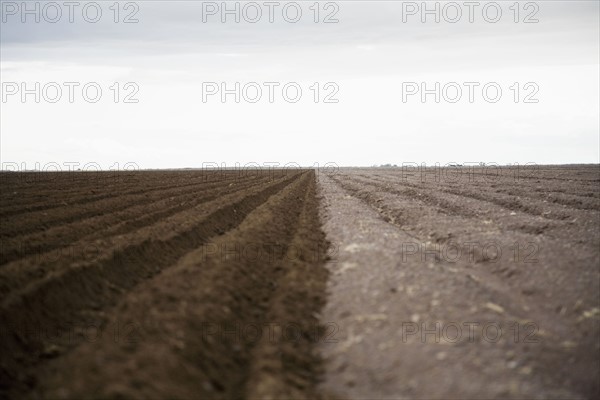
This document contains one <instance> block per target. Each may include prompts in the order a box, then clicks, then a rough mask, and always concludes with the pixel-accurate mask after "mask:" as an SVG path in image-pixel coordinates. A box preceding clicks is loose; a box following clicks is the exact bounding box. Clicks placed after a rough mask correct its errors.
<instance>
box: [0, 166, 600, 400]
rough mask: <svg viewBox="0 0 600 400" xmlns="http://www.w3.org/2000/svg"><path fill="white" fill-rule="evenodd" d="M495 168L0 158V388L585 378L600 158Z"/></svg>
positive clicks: (562, 394)
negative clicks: (188, 166) (119, 164)
mask: <svg viewBox="0 0 600 400" xmlns="http://www.w3.org/2000/svg"><path fill="white" fill-rule="evenodd" d="M494 171H496V170H493V169H481V168H477V169H471V168H469V169H467V168H455V169H446V170H436V169H426V170H418V169H414V168H413V169H410V168H409V169H406V168H405V169H402V168H389V169H388V168H372V169H371V168H370V169H341V170H339V171H330V172H331V173H329V174H327V175H324V174H320V173H318V171H313V170H287V171H283V170H281V171H272V170H269V171H268V172H267V171H219V172H210V173H209V172H206V171H193V170H190V171H155V172H130V173H118V174H115V173H108V172H107V173H82V172H78V173H47V174H39V173H1V174H0V183H1V189H2V190H1V192H0V221H1V226H0V240H1V242H0V329H1V330H0V397H6V398H82V397H84V398H167V397H168V398H206V399H225V398H249V399H250V398H252V399H255V398H265V399H282V398H286V399H287V398H310V399H313V398H339V399H341V398H355V399H365V398H369V399H374V398H389V399H398V398H443V399H448V398H477V399H481V398H597V397H599V396H600V392H599V391H600V389H599V387H600V385H599V382H598V375H599V372H600V365H599V360H600V344H599V334H600V304H599V297H598V296H599V293H600V288H599V282H600V281H599V279H600V168H599V167H598V166H597V165H595V166H553V167H537V168H520V169H515V168H512V169H509V168H503V169H502V170H501V171H499V174H498V175H497V176H496V175H494V174H493V172H494ZM497 172H498V171H497Z"/></svg>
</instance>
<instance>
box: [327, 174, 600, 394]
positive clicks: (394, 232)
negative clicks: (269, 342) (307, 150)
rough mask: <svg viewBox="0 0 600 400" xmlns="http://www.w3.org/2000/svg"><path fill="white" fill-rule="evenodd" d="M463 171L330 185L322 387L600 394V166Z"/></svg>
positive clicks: (354, 178) (341, 179)
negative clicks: (331, 252) (328, 335)
mask: <svg viewBox="0 0 600 400" xmlns="http://www.w3.org/2000/svg"><path fill="white" fill-rule="evenodd" d="M458 171H459V172H456V171H449V172H454V174H453V175H449V174H447V175H440V172H441V171H440V170H436V169H432V168H429V169H426V170H424V171H422V172H423V175H422V174H421V171H417V170H410V171H409V170H406V169H405V170H404V174H403V171H402V169H401V168H389V169H385V168H377V169H342V170H341V171H340V173H338V174H337V175H335V176H332V177H327V176H322V175H320V176H319V179H320V192H321V195H322V197H323V204H324V220H325V224H324V230H325V232H326V234H327V237H328V239H329V240H330V242H331V243H332V247H333V248H335V249H336V257H335V261H336V262H330V263H328V265H327V267H328V268H329V269H330V272H331V276H330V279H329V291H330V296H329V298H328V303H327V305H326V307H325V309H324V311H323V317H322V318H323V320H322V321H323V323H324V324H325V323H326V322H327V321H331V322H333V323H335V329H336V331H337V332H336V339H337V342H329V343H320V349H321V351H322V354H324V356H325V358H326V363H325V365H326V366H327V371H326V374H325V380H324V382H323V386H322V389H323V390H325V391H327V392H330V393H335V394H336V395H337V396H339V397H341V398H358V399H360V398H388V399H398V398H426V399H431V398H438V399H454V398H456V399H459V398H469V399H488V398H521V399H522V398H590V399H591V398H598V397H600V392H599V391H600V382H599V378H598V377H599V376H600V374H599V373H600V367H599V363H600V342H599V338H600V304H599V293H600V289H599V283H600V168H599V167H598V166H597V165H596V166H585V167H583V166H581V167H578V166H573V167H538V168H535V169H533V168H532V169H527V168H525V169H521V170H520V171H516V170H515V169H507V168H504V169H503V170H502V171H501V174H500V176H499V177H497V178H492V177H491V175H490V176H487V178H486V175H485V173H486V170H484V169H481V168H477V169H476V170H469V169H466V168H462V169H459V170H458ZM460 171H462V172H460ZM445 172H448V171H445ZM487 172H488V174H489V173H490V170H487ZM457 174H458V175H457ZM515 174H518V175H515ZM436 176H437V177H438V178H437V179H436ZM350 221H351V222H350ZM486 326H487V327H488V328H487V331H484V328H485V327H486ZM457 327H458V329H457ZM496 327H498V328H500V329H501V331H498V330H497V328H496ZM471 328H472V329H473V331H472V333H471V332H470V329H471ZM499 332H501V334H500V336H498V337H496V336H497V334H498V333H499Z"/></svg>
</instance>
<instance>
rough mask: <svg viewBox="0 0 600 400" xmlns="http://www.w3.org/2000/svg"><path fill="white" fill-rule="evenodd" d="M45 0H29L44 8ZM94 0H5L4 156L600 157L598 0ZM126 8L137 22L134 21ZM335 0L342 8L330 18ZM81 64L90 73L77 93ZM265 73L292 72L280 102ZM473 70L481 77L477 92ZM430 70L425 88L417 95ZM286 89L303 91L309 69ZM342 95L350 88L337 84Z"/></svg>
mask: <svg viewBox="0 0 600 400" xmlns="http://www.w3.org/2000/svg"><path fill="white" fill-rule="evenodd" d="M35 3H36V2H29V4H30V6H31V8H32V9H33V7H35ZM88 3H89V2H85V1H82V2H80V6H79V7H77V8H75V9H74V11H73V22H70V21H69V9H68V8H67V7H66V6H64V5H63V2H62V1H59V2H57V3H55V4H58V5H59V9H60V10H61V12H62V17H61V18H58V16H57V14H56V7H54V6H46V7H44V6H45V5H46V4H45V2H39V10H40V22H39V23H37V22H36V21H35V20H34V17H35V15H33V14H26V15H23V13H22V11H23V10H22V9H21V2H20V1H18V2H10V1H4V0H2V1H1V6H2V24H1V31H0V35H1V38H0V41H1V52H0V59H1V62H0V68H1V80H2V85H3V86H2V89H3V93H2V95H3V98H2V103H1V104H0V107H1V118H0V129H1V143H0V146H1V147H0V157H1V161H2V163H7V162H17V163H19V164H20V163H23V162H24V163H26V165H27V167H28V168H33V167H34V164H35V163H36V162H38V163H40V164H41V165H44V164H45V163H50V162H57V163H59V164H62V163H64V162H73V161H75V162H80V163H82V164H85V163H88V162H95V163H98V164H99V165H101V166H102V167H103V168H109V167H110V166H111V165H113V164H114V163H116V162H118V163H120V164H121V165H122V164H123V163H125V162H134V163H136V164H137V165H139V166H140V167H141V168H167V167H200V166H202V163H203V162H218V163H227V165H234V164H235V163H236V162H239V163H241V164H244V163H248V162H258V163H264V162H280V163H287V162H296V163H299V164H301V165H314V164H315V163H319V164H321V165H322V164H324V163H327V162H335V163H337V164H338V165H364V166H370V165H373V164H383V163H392V164H394V163H395V164H401V163H402V162H417V163H422V162H425V163H427V164H433V163H435V162H439V163H442V164H444V163H447V162H471V161H476V162H479V161H483V162H497V163H514V162H518V163H521V164H524V163H527V162H536V163H552V164H561V163H598V162H600V158H599V157H600V156H599V151H600V150H599V148H600V144H599V136H600V133H599V131H600V127H599V119H600V117H599V109H600V104H599V85H600V84H599V75H600V71H599V36H600V32H599V3H598V2H597V1H583V2H577V1H565V2H560V1H538V2H529V3H527V2H521V3H520V5H519V7H518V11H519V12H518V15H515V10H516V7H514V6H513V4H514V1H508V2H497V3H495V4H499V5H500V9H501V12H502V14H501V16H499V17H496V8H497V7H496V6H495V5H492V6H487V8H486V11H485V12H484V11H483V9H484V6H485V5H486V4H487V3H489V2H480V5H479V6H478V7H476V8H475V9H474V10H473V14H472V17H473V20H474V21H473V22H469V8H468V7H467V6H465V5H464V3H463V2H458V3H454V4H458V6H459V8H456V7H454V5H446V3H447V2H439V4H438V7H439V9H440V22H439V23H436V22H435V21H434V17H435V16H434V15H424V16H423V15H422V13H421V11H422V10H420V8H421V2H420V1H419V2H416V3H410V2H399V1H398V2H393V1H385V2H384V1H351V2H349V1H336V2H320V4H319V5H318V7H315V6H314V5H313V4H314V1H308V2H300V1H299V2H296V4H299V5H300V9H301V11H302V15H301V16H299V17H298V18H299V20H298V22H296V23H292V22H289V21H292V20H294V19H296V6H295V4H293V5H289V6H287V8H286V13H285V14H284V12H283V9H284V5H285V4H286V2H280V4H279V5H278V6H276V7H275V8H274V9H273V20H274V22H272V23H271V22H270V21H269V7H268V6H266V5H265V3H264V2H262V1H259V2H256V3H255V4H258V6H259V8H258V9H260V10H261V12H262V17H261V18H260V19H259V20H258V22H256V23H251V22H249V21H248V20H250V19H255V18H258V16H257V14H256V10H257V8H256V7H254V5H250V6H246V7H244V6H245V3H243V2H241V3H239V9H240V22H239V23H236V22H235V21H234V18H235V16H234V15H224V16H223V15H221V12H220V11H221V10H220V8H221V2H220V1H219V2H217V3H210V2H204V3H203V2H199V1H198V2H195V1H136V2H129V3H127V2H122V3H120V6H119V15H118V16H117V19H118V22H117V23H115V22H114V18H115V16H116V15H115V8H114V6H113V3H114V1H108V2H97V4H99V5H100V9H101V10H102V15H101V16H100V17H98V19H99V20H98V22H96V23H91V22H88V21H86V18H87V19H88V20H94V19H95V18H96V9H95V6H88V7H87V8H86V11H85V13H84V12H83V6H84V5H86V4H88ZM209 3H210V4H209ZM235 3H236V2H228V5H229V7H230V8H232V9H233V8H234V7H235ZM526 3H527V4H526ZM428 5H429V7H430V8H431V9H433V8H434V7H435V6H436V5H435V2H429V3H428ZM110 7H113V8H110ZM511 7H513V8H512V9H511ZM216 8H219V10H217V9H216ZM317 8H318V9H319V16H318V17H319V22H317V23H315V21H314V18H315V9H317ZM416 8H418V9H416ZM244 10H245V11H246V13H245V14H244ZM457 10H460V12H461V13H462V15H461V16H460V17H458V15H457V13H456V12H457ZM213 13H214V14H213ZM127 16H129V18H130V19H132V20H134V19H137V20H138V22H136V23H123V19H125V18H126V17H127ZM328 16H329V19H330V20H332V21H333V20H335V19H337V20H338V22H334V23H324V22H323V19H325V18H326V17H328ZM22 17H25V18H26V20H25V22H23V21H22ZM84 17H85V18H84ZM222 17H226V21H225V22H222ZM244 17H246V18H244ZM422 17H426V20H425V22H423V21H422ZM286 18H287V19H288V20H289V21H286ZM496 18H498V21H497V22H496V23H492V22H491V21H492V20H494V19H496ZM515 18H516V19H517V20H518V22H515ZM46 19H48V20H52V19H58V22H56V23H51V22H48V21H47V20H46ZM247 19H248V20H247ZM453 19H458V22H455V23H451V22H449V21H448V20H453ZM524 20H529V21H530V22H531V21H534V20H538V21H539V22H537V23H525V22H524ZM35 82H39V83H40V96H41V99H40V102H39V103H36V102H35V101H34V100H35V99H34V95H33V94H30V95H26V97H25V101H24V102H23V101H22V98H21V89H22V86H21V84H22V83H25V85H26V87H27V88H29V89H33V88H34V87H35ZM49 82H57V83H58V84H59V86H62V97H61V98H60V100H58V101H57V102H56V103H51V102H49V101H48V99H50V100H52V99H53V98H54V96H55V89H54V87H53V86H52V85H50V86H47V89H48V90H47V92H46V93H44V90H42V89H41V88H43V86H44V85H46V84H48V83H49ZM64 82H76V83H78V84H79V86H74V89H73V90H74V92H73V93H74V99H73V103H71V102H69V99H68V87H67V86H64V84H63V83H64ZM89 82H95V83H97V85H98V86H99V87H100V88H101V89H102V96H101V98H100V99H99V101H98V102H96V103H91V102H88V101H86V100H85V99H84V97H83V95H82V87H83V85H85V84H86V83H89ZM207 82H215V83H216V84H217V86H210V85H211V84H208V85H209V86H208V87H207V84H206V83H207ZM222 82H224V83H225V84H226V85H227V87H228V88H230V89H233V88H234V87H235V86H234V85H235V82H240V87H243V86H244V85H245V84H247V83H249V82H257V83H258V84H259V85H260V86H261V87H262V97H261V99H260V100H258V101H257V102H256V103H251V102H249V101H248V100H252V98H254V97H255V88H254V87H252V86H248V91H247V92H246V95H247V96H246V97H244V96H242V98H241V99H240V102H239V103H236V102H235V101H234V95H233V94H231V95H227V97H226V98H225V102H224V103H223V102H222V101H221V96H220V93H217V94H214V95H210V96H207V98H206V102H204V101H203V87H204V89H207V88H213V89H214V88H215V87H217V88H218V85H220V84H221V83H222ZM264 82H276V83H279V86H273V95H274V99H273V102H272V103H271V102H269V99H268V97H269V96H268V94H269V93H268V92H269V89H268V87H267V86H264V84H263V83H264ZM290 82H294V83H295V85H296V86H299V87H300V88H301V90H302V95H301V97H300V98H299V100H298V101H297V102H295V103H292V102H288V101H286V99H285V98H284V96H283V93H282V87H283V86H284V85H285V84H286V83H290ZM315 82H316V83H317V86H314V84H315ZM411 82H414V83H415V84H416V85H414V84H413V83H411ZM436 82H439V83H440V95H442V96H441V98H440V102H439V103H436V102H435V101H434V100H435V99H434V94H430V95H427V96H426V97H425V102H423V101H422V99H421V93H420V90H421V88H420V84H421V83H425V85H426V87H427V88H429V89H433V88H434V87H435V83H436ZM450 82H456V83H457V84H458V85H459V86H460V87H461V88H462V97H461V98H460V99H459V100H458V101H456V102H455V103H452V102H450V101H448V100H453V99H455V96H456V91H455V88H456V87H455V85H454V84H451V85H447V89H448V90H447V92H444V91H443V90H442V88H443V87H444V85H446V84H448V83H450ZM464 82H475V83H476V84H479V86H473V95H474V98H473V102H470V101H469V89H468V86H464V84H463V83H464ZM115 83H116V84H117V85H116V86H114V85H115ZM127 83H133V85H129V86H125V85H126V84H127ZM327 83H330V85H329V86H325V85H326V84H327ZM488 83H493V85H491V89H489V88H488V89H489V91H488V92H487V94H488V95H489V97H490V100H493V97H494V96H495V88H496V87H500V88H501V90H502V94H501V96H500V97H499V99H498V101H497V102H495V103H494V102H491V101H487V100H486V99H485V98H484V96H483V93H482V87H483V86H484V85H486V84H488ZM515 83H516V86H515ZM528 83H529V85H526V84H528ZM488 86H490V85H488ZM111 87H112V88H113V89H111ZM117 87H118V88H119V101H118V102H116V103H115V101H114V100H115V99H114V94H115V91H116V88H117ZM136 87H137V88H139V91H138V92H137V93H135V94H133V95H132V97H131V99H137V100H138V102H137V103H125V102H124V101H123V100H124V97H125V95H127V94H130V93H133V91H134V89H135V88H136ZM317 87H318V88H319V98H318V102H316V103H315V98H314V96H315V92H316V90H315V89H316V88H317ZM15 88H16V89H17V90H18V92H16V93H14V94H13V92H14V90H15ZM311 88H312V89H311ZM415 88H417V89H418V90H419V92H417V93H416V94H413V95H407V97H406V99H405V101H403V93H404V94H407V92H406V91H407V90H409V89H413V90H414V89H415ZM517 88H518V101H517V102H516V103H515V95H516V91H517ZM218 89H219V90H220V88H218ZM403 89H404V90H403ZM91 92H92V91H90V92H89V93H91ZM240 92H241V93H240V94H242V95H243V94H244V93H243V91H242V90H240ZM334 92H335V93H334ZM89 93H88V94H89ZM287 93H288V95H289V96H290V98H291V97H293V96H294V95H295V89H294V87H293V86H292V89H289V91H288V92H287ZM444 94H445V95H446V96H443V95H444ZM328 95H330V96H329V97H328V98H329V99H330V100H337V103H326V102H324V100H325V98H327V96H328ZM525 100H528V101H532V100H537V102H535V103H529V102H525Z"/></svg>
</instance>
